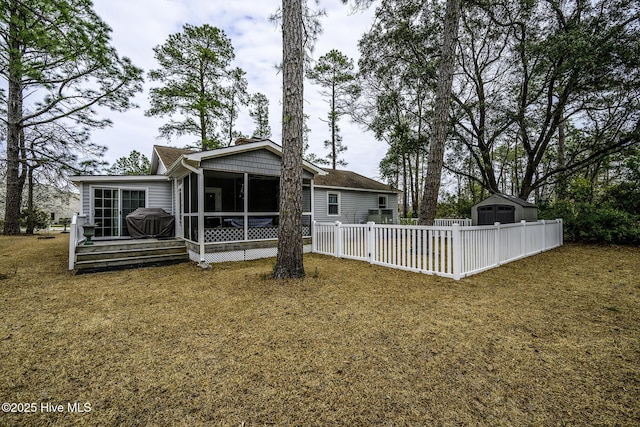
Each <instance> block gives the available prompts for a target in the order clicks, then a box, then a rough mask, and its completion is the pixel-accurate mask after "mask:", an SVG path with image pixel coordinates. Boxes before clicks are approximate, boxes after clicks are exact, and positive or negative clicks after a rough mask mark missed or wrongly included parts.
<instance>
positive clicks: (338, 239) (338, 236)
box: [333, 221, 342, 258]
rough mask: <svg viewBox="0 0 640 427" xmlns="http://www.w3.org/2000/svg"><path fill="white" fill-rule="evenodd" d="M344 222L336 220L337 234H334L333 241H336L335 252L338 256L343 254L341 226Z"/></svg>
mask: <svg viewBox="0 0 640 427" xmlns="http://www.w3.org/2000/svg"><path fill="white" fill-rule="evenodd" d="M341 225H342V223H341V222H340V221H336V228H335V234H334V235H333V241H334V242H335V243H334V244H335V248H334V250H335V254H336V258H340V255H341V254H342V229H341V227H340V226H341Z"/></svg>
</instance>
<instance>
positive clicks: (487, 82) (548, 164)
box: [453, 0, 640, 199]
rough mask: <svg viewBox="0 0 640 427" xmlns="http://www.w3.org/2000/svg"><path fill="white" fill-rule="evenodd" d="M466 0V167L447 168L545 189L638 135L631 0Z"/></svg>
mask: <svg viewBox="0 0 640 427" xmlns="http://www.w3.org/2000/svg"><path fill="white" fill-rule="evenodd" d="M465 9H466V10H465V17H464V19H463V22H464V24H463V26H462V31H463V34H462V39H463V40H464V41H463V43H464V48H463V49H461V55H460V60H461V61H460V68H461V70H462V72H461V73H460V75H459V76H460V80H459V84H458V85H457V86H458V87H459V88H462V89H463V90H461V91H459V93H457V94H456V97H455V104H456V106H457V113H456V117H455V121H456V125H455V129H456V132H455V135H456V139H457V140H458V141H461V142H462V143H463V144H464V145H465V146H466V148H467V149H468V153H469V158H470V159H472V160H473V162H474V163H475V167H474V168H473V169H472V170H471V171H470V172H471V173H470V172H466V171H464V170H461V169H459V168H453V170H455V172H456V173H459V174H462V175H465V176H467V177H468V178H470V179H474V180H476V181H477V182H479V183H480V184H481V185H482V186H483V187H485V188H486V189H488V190H489V191H491V192H497V191H504V190H505V189H511V191H512V193H513V194H517V195H518V196H519V197H521V198H523V199H526V198H528V197H530V196H531V195H533V194H535V195H536V197H546V196H544V194H546V193H549V185H553V184H554V183H555V182H556V181H558V183H559V184H560V188H559V190H560V191H559V194H562V193H564V190H563V189H562V187H563V186H564V184H562V183H563V182H566V180H567V179H568V178H569V177H570V175H571V174H576V173H579V172H584V171H587V170H588V169H590V168H591V167H592V166H594V165H597V164H599V163H600V162H602V161H603V160H604V159H606V158H607V157H608V156H610V155H611V154H612V153H617V152H621V151H624V150H626V149H628V148H629V147H630V146H633V145H634V144H638V142H639V132H640V120H639V118H640V102H639V99H640V84H639V82H640V79H639V78H638V70H639V69H640V60H639V56H638V55H637V51H638V39H640V33H639V26H638V23H639V22H640V15H639V14H638V13H637V11H638V9H640V2H638V0H613V1H609V0H599V1H596V2H555V1H548V0H539V1H532V2H504V3H496V4H492V5H491V6H489V5H484V6H475V7H471V6H468V7H467V8H465ZM461 46H462V45H461ZM465 88H467V89H468V90H466V91H465V90H464V89H465ZM475 171H478V172H479V173H475Z"/></svg>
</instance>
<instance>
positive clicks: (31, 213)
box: [26, 167, 36, 234]
mask: <svg viewBox="0 0 640 427" xmlns="http://www.w3.org/2000/svg"><path fill="white" fill-rule="evenodd" d="M27 177H28V178H27V195H28V196H27V230H26V234H33V232H34V231H35V228H36V224H35V218H34V217H35V213H36V212H35V210H34V208H33V168H32V167H28V169H27Z"/></svg>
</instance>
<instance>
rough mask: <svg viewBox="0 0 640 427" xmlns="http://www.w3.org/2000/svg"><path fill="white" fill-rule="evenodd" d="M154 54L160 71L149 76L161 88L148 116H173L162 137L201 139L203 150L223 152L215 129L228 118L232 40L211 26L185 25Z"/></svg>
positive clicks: (153, 93)
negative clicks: (225, 92)
mask: <svg viewBox="0 0 640 427" xmlns="http://www.w3.org/2000/svg"><path fill="white" fill-rule="evenodd" d="M153 51H154V56H155V58H156V60H157V61H158V65H159V66H160V68H158V69H156V70H152V71H150V72H149V78H151V80H154V81H158V82H161V84H162V86H161V87H155V88H152V89H151V91H150V101H151V108H150V109H149V110H148V111H147V112H146V114H147V115H148V116H159V117H164V116H169V117H170V120H169V122H168V123H166V124H164V125H163V126H162V127H160V135H161V136H163V137H165V138H171V137H172V136H174V135H175V136H178V137H180V136H183V135H197V136H198V138H199V141H198V146H199V147H200V148H201V149H202V150H207V149H211V148H217V147H220V146H221V136H220V135H217V134H216V133H217V129H216V128H217V123H218V121H219V120H220V119H221V118H222V117H223V109H224V100H223V93H222V92H223V87H224V79H225V78H226V76H227V74H228V67H229V65H230V64H231V61H232V60H233V58H234V53H233V46H232V45H231V40H230V39H229V38H228V37H227V36H226V35H225V33H224V31H223V30H221V29H219V28H216V27H212V26H211V25H208V24H204V25H202V26H200V27H195V26H192V25H189V24H185V25H184V27H183V29H182V32H181V33H177V34H172V35H170V36H169V38H168V39H167V41H166V42H165V43H164V44H163V45H160V46H156V47H155V48H154V49H153ZM174 117H177V119H174Z"/></svg>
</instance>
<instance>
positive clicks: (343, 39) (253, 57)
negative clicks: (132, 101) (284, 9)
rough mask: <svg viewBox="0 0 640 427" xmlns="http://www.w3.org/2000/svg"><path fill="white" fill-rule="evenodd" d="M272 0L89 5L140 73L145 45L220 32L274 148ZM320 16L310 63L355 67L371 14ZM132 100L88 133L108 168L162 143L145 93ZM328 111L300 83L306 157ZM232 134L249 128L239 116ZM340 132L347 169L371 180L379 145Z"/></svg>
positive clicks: (350, 129) (145, 63) (317, 145)
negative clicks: (266, 118) (185, 30)
mask: <svg viewBox="0 0 640 427" xmlns="http://www.w3.org/2000/svg"><path fill="white" fill-rule="evenodd" d="M279 5H280V2H279V1H252V0H236V1H229V0H213V1H211V0H209V1H207V0H94V8H95V10H96V12H97V13H98V15H100V17H101V18H102V19H103V20H104V21H106V22H107V24H109V26H111V28H112V29H113V33H112V44H113V45H114V46H115V48H116V49H117V50H118V52H119V54H120V55H123V56H128V57H129V58H131V60H132V61H133V63H134V64H136V65H137V66H139V67H141V68H143V69H144V70H145V72H147V71H149V70H150V69H153V68H155V67H156V66H157V64H156V62H155V59H154V58H153V50H152V49H153V47H154V46H157V45H160V44H162V43H164V42H165V40H166V39H167V37H168V36H169V35H170V34H173V33H177V32H180V31H181V29H182V26H183V25H184V24H186V23H188V24H191V25H202V24H205V23H207V24H209V25H212V26H215V27H218V28H221V29H223V30H224V31H225V33H226V34H227V36H228V37H229V38H230V39H231V41H232V44H233V46H234V50H235V54H236V59H235V62H234V65H235V66H239V67H241V68H242V69H243V70H245V71H246V73H247V80H248V82H249V91H250V92H252V93H254V92H262V93H264V94H265V95H266V96H267V97H268V98H269V100H270V124H271V129H272V133H273V137H272V139H274V140H275V141H276V142H279V140H280V135H281V120H280V117H281V105H280V103H281V97H282V89H281V87H282V75H281V74H278V72H277V70H276V69H275V65H276V64H278V63H280V61H281V58H282V35H281V32H280V30H279V28H278V27H277V26H276V25H275V24H274V23H272V22H271V21H269V16H270V15H271V14H273V13H274V12H275V11H276V9H277V8H278V6H279ZM320 6H321V7H324V8H325V9H326V11H327V16H326V17H325V18H323V19H322V25H323V33H322V34H321V35H320V37H319V39H318V41H317V43H316V48H315V51H314V53H313V56H314V57H315V58H318V57H320V56H322V55H324V54H325V53H326V52H328V51H329V50H331V49H338V50H340V51H342V52H343V53H345V54H346V55H347V56H349V57H351V58H353V59H354V60H355V61H357V58H358V56H359V54H358V50H357V42H358V40H359V39H360V37H361V35H362V34H363V33H364V32H365V31H367V30H368V29H369V27H370V26H371V23H372V19H373V8H372V9H370V10H368V11H366V12H365V13H355V14H351V13H350V9H349V7H348V6H345V5H343V4H342V2H341V1H340V0H323V1H321V3H320ZM151 85H152V83H150V82H147V83H146V84H145V91H144V93H142V94H139V95H138V96H137V97H136V102H137V103H138V104H139V105H140V108H139V109H136V110H130V111H128V112H126V113H122V114H118V113H112V112H108V113H107V114H108V116H109V117H110V118H111V119H112V121H113V123H114V125H113V127H111V128H108V129H105V130H99V131H95V132H94V141H95V142H96V143H99V144H103V145H106V146H108V147H109V151H108V153H107V158H106V160H107V161H109V162H113V161H114V160H115V159H117V158H118V157H121V156H126V155H128V153H129V152H130V151H131V150H134V149H135V150H138V151H140V152H142V153H145V154H147V155H150V152H151V146H152V145H153V144H166V143H167V142H166V141H164V140H156V136H157V134H158V127H159V126H160V125H162V124H163V123H164V119H159V118H150V117H145V116H144V110H146V109H148V107H149V103H148V89H149V87H151ZM327 112H328V106H327V104H326V102H325V101H324V100H322V98H321V97H320V95H319V94H318V88H317V87H314V86H313V85H310V84H309V83H307V84H306V85H305V113H306V114H308V115H309V116H310V121H309V123H308V125H309V127H310V128H311V134H310V146H311V151H313V152H315V153H316V154H317V155H320V156H324V155H325V154H326V150H325V149H324V147H323V141H324V140H325V139H327V138H328V128H327V125H326V123H325V122H323V121H322V120H321V119H324V118H325V117H326V115H327ZM238 124H239V130H240V131H242V132H244V133H250V132H251V131H252V130H253V127H254V125H253V123H252V121H251V120H250V118H249V117H248V115H247V114H246V112H245V114H242V115H241V117H240V118H239V123H238ZM340 127H341V129H342V136H343V141H344V143H345V144H346V145H347V147H348V150H347V151H346V153H345V155H344V158H345V160H346V161H347V162H348V163H349V164H348V166H347V168H348V169H350V170H353V171H355V172H358V173H361V174H363V175H366V176H370V177H376V176H378V163H379V162H380V160H381V158H382V156H383V155H384V153H385V151H386V146H385V144H384V143H383V142H378V141H376V140H375V138H374V137H373V135H372V134H370V133H365V132H364V131H363V130H362V129H361V128H360V127H358V126H356V125H354V124H351V123H350V122H349V119H348V118H343V119H342V121H341V123H340Z"/></svg>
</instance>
